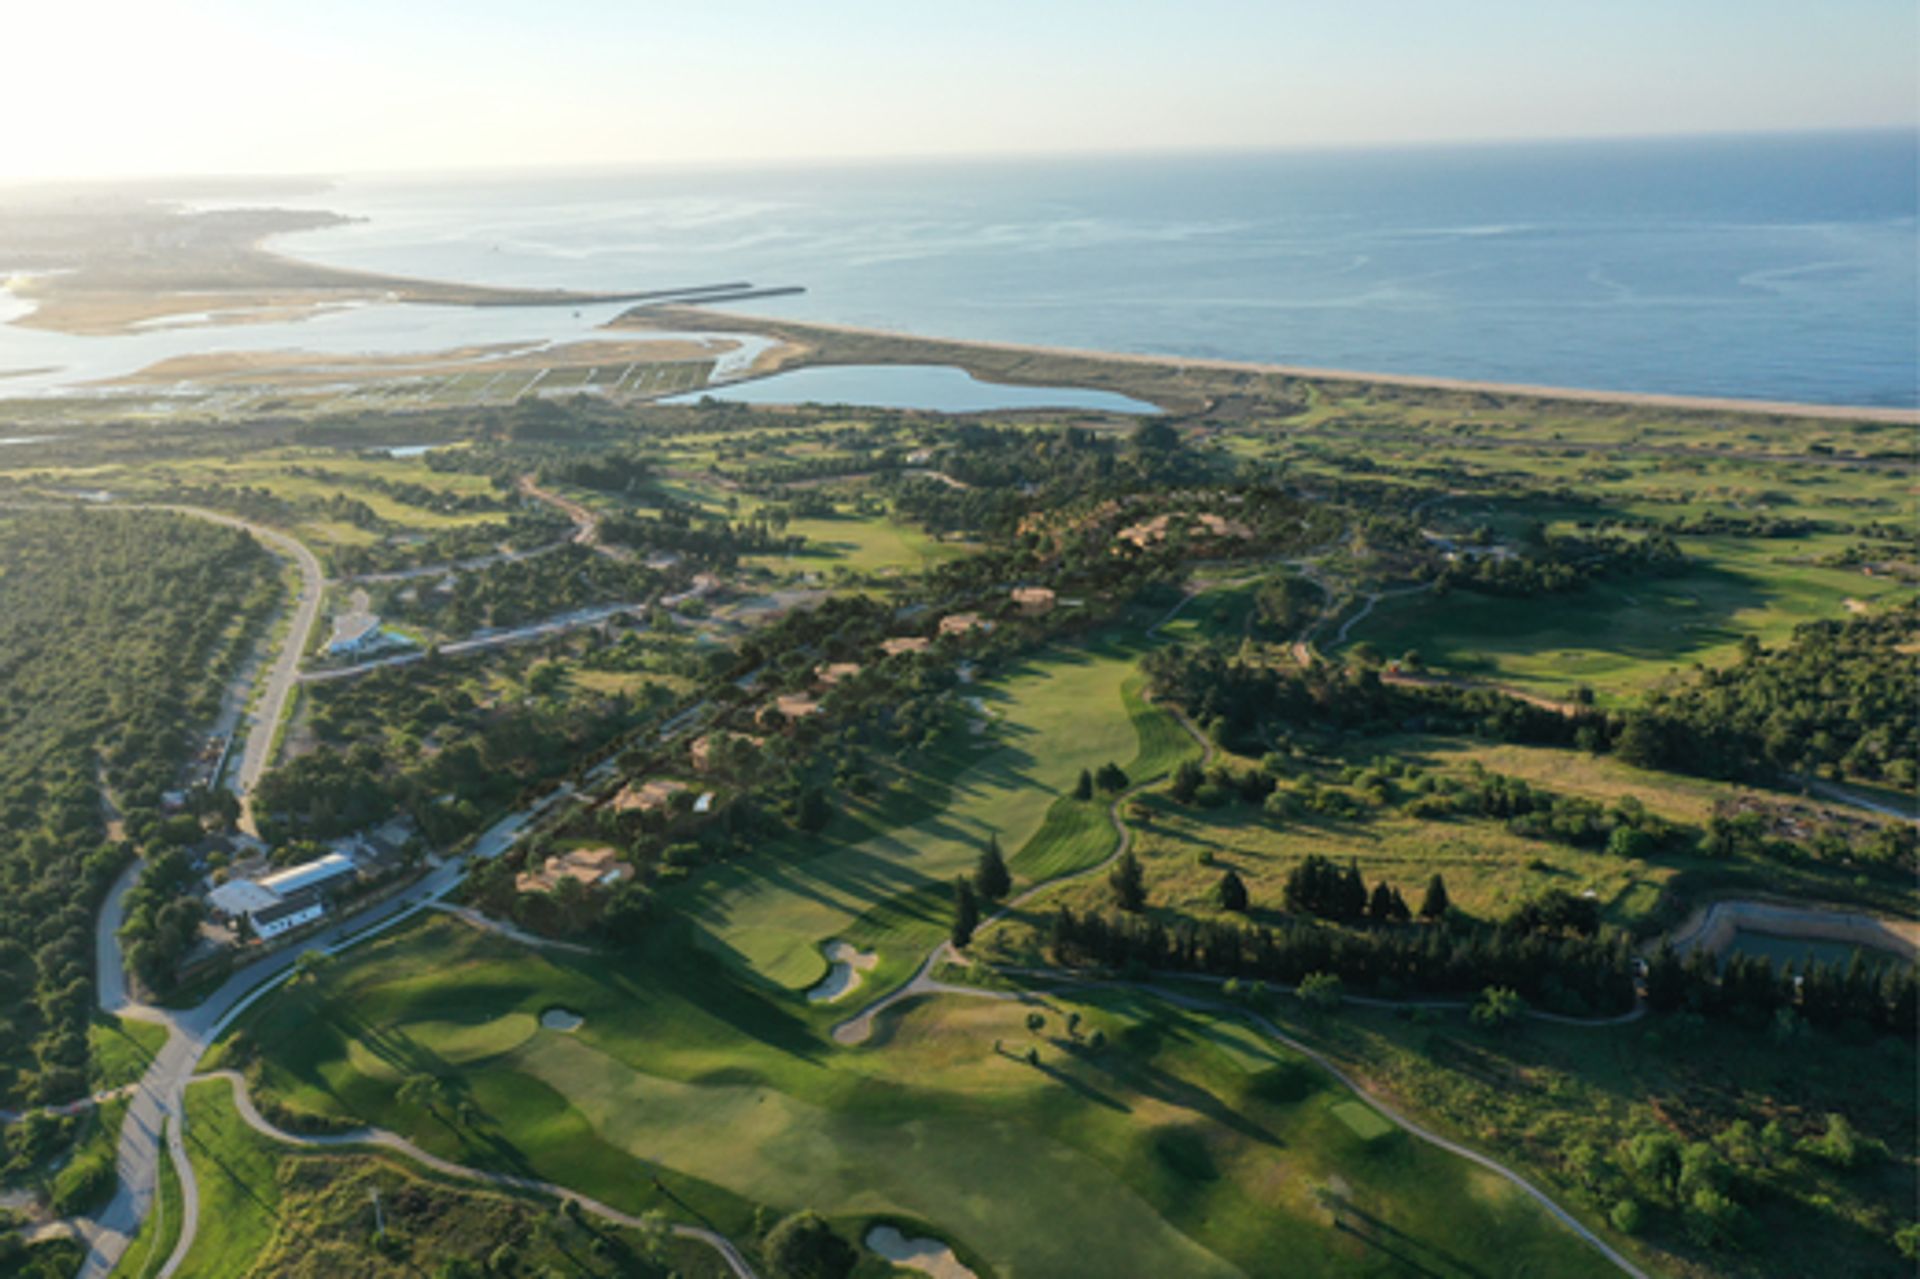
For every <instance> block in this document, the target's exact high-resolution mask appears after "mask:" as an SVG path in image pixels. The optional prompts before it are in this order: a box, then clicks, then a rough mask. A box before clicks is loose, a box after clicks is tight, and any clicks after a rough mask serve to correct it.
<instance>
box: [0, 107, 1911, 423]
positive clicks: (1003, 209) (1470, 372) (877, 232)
mask: <svg viewBox="0 0 1920 1279" xmlns="http://www.w3.org/2000/svg"><path fill="white" fill-rule="evenodd" d="M1917 149H1920V148H1917V138H1916V135H1915V134H1914V133H1911V132H1877V133H1853V134H1832V135H1800V136H1794V137H1742V138H1713V139H1700V138H1695V139H1674V140H1664V141H1648V140H1640V141H1632V142H1624V141H1614V142H1583V143H1558V144H1552V145H1545V144H1542V145H1503V146H1483V147H1453V148H1438V147H1433V148H1418V149H1403V150H1371V151H1346V152H1340V151H1325V152H1295V153H1271V154H1243V155H1205V156H1178V157H1175V156H1153V157H1141V156H1136V157H1126V158H1105V159H1095V158H1077V159H1054V160H1042V159H1028V160H1019V161H1008V160H1002V161H991V162H989V161H968V162H957V161H956V162H943V163H930V162H921V163H905V162H901V163H887V164H881V163H872V164H865V165H857V166H854V165H846V166H840V167H809V168H797V167H796V168H785V169H760V170H744V169H743V170H722V169H705V170H692V169H682V170H669V169H658V170H651V171H646V172H603V173H595V174H586V175H579V174H575V175H564V174H563V175H555V174H521V175H515V176H512V177H498V176H496V177H487V178H460V179H449V178H435V179H433V180H431V181H428V180H402V179H393V178H383V179H352V180H346V181H343V182H341V183H340V184H338V185H337V186H336V187H334V188H333V189H331V190H329V191H325V192H322V193H319V194H316V195H314V196H312V197H309V198H308V199H306V200H304V201H303V203H310V204H312V205H314V206H316V207H324V208H329V209H334V210H338V211H340V212H344V213H348V214H355V215H358V216H360V217H363V218H365V219H366V220H365V221H363V222H360V223H357V224H354V225H350V226H344V227H336V228H330V229H327V230H323V231H314V232H302V233H300V234H297V235H290V236H283V237H280V238H278V239H277V240H276V241H275V242H274V245H273V247H275V248H276V249H278V250H280V251H282V252H286V253H290V254H293V255H295V256H299V257H304V258H310V259H313V260H316V261H321V262H327V263H332V264H336V265H341V266H349V267H359V268H366V269H371V270H376V271H383V272H389V273H392V274H397V275H409V276H426V277H436V278H443V279H448V280H458V281H470V282H474V283H494V284H511V285H537V286H541V287H573V288H580V289H593V290H628V289H647V288H661V287H671V286H677V285H696V284H707V283H712V282H716V281H721V280H734V279H750V280H752V281H754V282H755V283H756V284H761V285H780V284H799V285H804V286H805V287H806V289H807V292H806V293H805V294H804V295H801V296H797V297H787V298H772V299H760V300H755V301H751V302H747V303H743V304H741V307H740V309H742V310H746V311H752V312H759V313H765V314H771V315H781V316H789V317H794V318H800V319H818V320H826V321H832V322H837V323H842V324H854V325H868V326H873V327H879V328H889V329H900V330H904V331H907V332H913V333H920V334H925V335H929V336H945V337H961V338H978V339H987V340H999V341H1010V342H1027V343H1037V344H1044V345H1054V346H1075V347H1087V348H1093V349H1100V350H1114V351H1128V352H1140V353H1158V354H1169V355H1175V356H1179V355H1188V356H1202V357H1223V358H1230V359H1245V360H1263V361H1274V362H1278V363H1287V364H1301V365H1311V366H1319V367H1327V368H1344V369H1353V370H1364V371H1374V372H1388V373H1400V374H1414V375H1422V374H1424V375H1435V376H1445V377H1459V378H1479V379H1490V380H1496V381H1514V382H1531V383H1541V384H1549V385H1561V386H1571V387H1592V388H1604V389H1609V390H1629V391H1632V390H1641V391H1663V392H1676V393H1683V394H1699V395H1716V396H1736V397H1748V398H1761V399H1778V400H1803V401H1809V402H1815V403H1838V404H1861V405H1904V406H1912V405H1915V404H1920V386H1917V385H1916V383H1917V379H1920V368H1917V359H1916V349H1917V348H1920V318H1917V317H1920V247H1917V245H1916V224H1917V221H1920V219H1917V216H1916V215H1917V214H1920V195H1917V194H1916V193H1917V192H1920V176H1917V171H1920V166H1916V151H1917ZM277 199H278V200H279V201H280V202H285V198H284V197H277ZM7 305H8V303H7V298H6V295H5V294H4V292H3V291H0V370H6V369H14V370H19V369H37V368H41V367H43V366H48V365H61V366H65V368H64V369H63V371H62V372H60V373H56V374H44V375H32V376H27V377H16V378H8V379H6V381H5V383H4V384H0V389H4V390H6V391H8V392H11V393H20V392H32V391H37V390H42V389H48V388H50V387H54V386H58V385H61V384H65V383H69V382H70V381H71V380H72V379H73V376H74V372H75V370H76V369H80V370H85V371H87V372H89V373H90V374H91V375H94V376H102V375H105V374H107V373H113V372H124V371H129V370H130V369H131V368H134V367H138V366H139V364H140V363H141V362H143V357H145V356H148V355H152V356H153V357H154V358H158V357H159V356H160V355H164V354H173V353H175V352H177V351H181V350H199V349H263V348H267V347H273V346H278V347H288V346H301V347H308V348H310V349H321V350H369V351H394V350H431V349H437V348H440V347H445V346H451V345H456V344H458V343H460V342H468V341H487V340H496V341H497V340H553V339H557V338H563V337H574V338H577V337H580V336H583V333H582V332H581V330H582V329H583V328H584V327H586V325H585V323H583V321H593V320H597V319H599V318H600V317H601V316H602V315H603V314H607V313H610V312H611V310H612V309H615V308H609V309H606V310H602V309H601V308H585V309H583V313H582V316H581V317H580V318H579V319H576V318H574V316H573V314H572V312H571V311H569V310H568V309H566V308H537V309H536V308H488V309H484V310H478V311H475V310H466V309H462V308H438V307H435V308H427V307H405V306H378V305H376V306H370V307H363V308H356V309H354V310H352V311H348V312H343V313H336V314H334V315H331V316H323V317H321V318H319V319H315V320H311V321H306V322H304V323H295V324H267V325H254V326H244V325H228V326H223V327H217V328H207V329H164V328H160V329H152V330H147V331H143V332H142V333H139V334H136V335H133V336H130V337H125V338H92V339H87V338H69V337H65V336H64V335H52V334H34V333H31V332H30V331H28V330H23V329H20V328H19V327H18V326H16V325H10V324H6V323H5V322H4V321H5V319H6V318H7V316H6V314H5V313H4V308H5V307H6V306H7Z"/></svg>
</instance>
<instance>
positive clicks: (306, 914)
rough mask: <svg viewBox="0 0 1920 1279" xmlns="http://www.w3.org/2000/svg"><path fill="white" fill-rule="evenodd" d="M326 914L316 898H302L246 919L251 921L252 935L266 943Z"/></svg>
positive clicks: (256, 913) (323, 906) (259, 912)
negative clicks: (269, 939)
mask: <svg viewBox="0 0 1920 1279" xmlns="http://www.w3.org/2000/svg"><path fill="white" fill-rule="evenodd" d="M326 913H327V908H326V906H325V905H324V904H323V903H322V902H321V901H320V899H319V898H318V897H303V898H298V899H296V900H294V901H283V902H276V903H274V904H273V905H271V906H268V907H267V908H266V909H264V910H256V911H254V912H253V913H252V914H251V915H249V916H248V918H249V919H251V920H252V921H253V931H254V933H255V934H256V935H258V936H259V938H260V940H262V941H266V940H267V939H268V938H271V937H278V936H279V935H280V934H281V933H285V932H291V931H293V930H294V929H296V928H298V927H300V925H302V924H310V923H312V922H313V921H314V920H316V919H318V918H320V916H322V915H324V914H326Z"/></svg>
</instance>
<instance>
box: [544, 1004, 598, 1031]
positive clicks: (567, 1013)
mask: <svg viewBox="0 0 1920 1279" xmlns="http://www.w3.org/2000/svg"><path fill="white" fill-rule="evenodd" d="M586 1021H587V1019H586V1018H585V1017H582V1016H581V1015H580V1014H579V1013H576V1012H573V1011H572V1010H570V1009H566V1008H549V1009H547V1011H545V1012H543V1013H541V1014H540V1024H541V1025H542V1026H545V1027H546V1028H547V1029H548V1030H557V1031H560V1032H561V1033H562V1034H569V1035H570V1034H572V1033H573V1032H574V1031H576V1030H578V1029H580V1027H581V1026H583V1025H585V1024H586Z"/></svg>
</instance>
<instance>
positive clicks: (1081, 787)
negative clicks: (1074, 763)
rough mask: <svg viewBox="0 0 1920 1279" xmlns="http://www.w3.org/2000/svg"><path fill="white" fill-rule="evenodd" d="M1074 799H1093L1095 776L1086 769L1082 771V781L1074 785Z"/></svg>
mask: <svg viewBox="0 0 1920 1279" xmlns="http://www.w3.org/2000/svg"><path fill="white" fill-rule="evenodd" d="M1073 797H1074V798H1075V799H1092V798H1093V774H1092V773H1089V772H1088V771H1087V770H1086V769H1084V768H1083V769H1081V770H1080V780H1079V781H1077V782H1075V783H1074V784H1073Z"/></svg>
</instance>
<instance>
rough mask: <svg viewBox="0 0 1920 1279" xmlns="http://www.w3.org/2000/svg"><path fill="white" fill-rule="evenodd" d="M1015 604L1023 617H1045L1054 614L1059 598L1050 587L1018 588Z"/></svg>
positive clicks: (1015, 593) (1014, 592)
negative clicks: (1054, 607)
mask: <svg viewBox="0 0 1920 1279" xmlns="http://www.w3.org/2000/svg"><path fill="white" fill-rule="evenodd" d="M1013 602H1014V605H1015V607H1017V608H1018V609H1019V610H1020V615H1021V616H1022V617H1045V616H1046V615H1047V614H1048V613H1051V612H1053V606H1054V604H1055V603H1056V602H1058V597H1057V596H1056V595H1055V594H1054V591H1053V588H1052V587H1050V586H1016V587H1014V588H1013Z"/></svg>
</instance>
